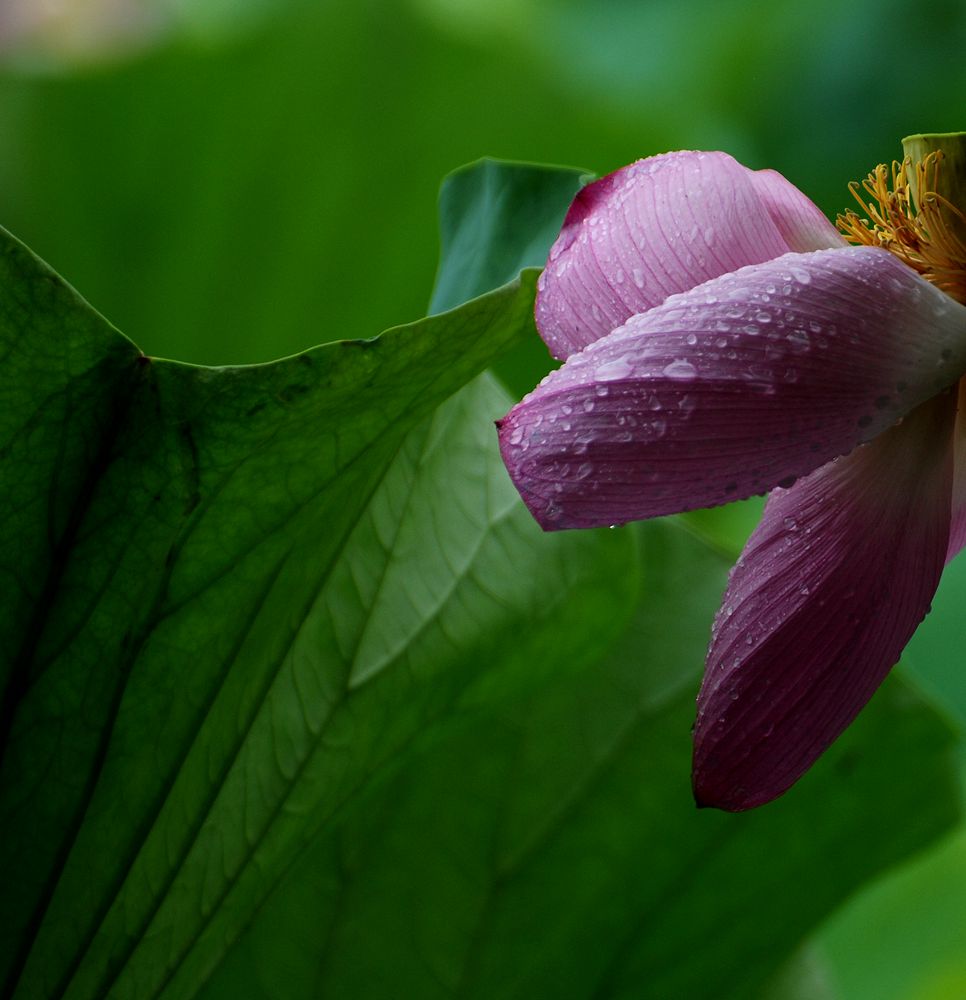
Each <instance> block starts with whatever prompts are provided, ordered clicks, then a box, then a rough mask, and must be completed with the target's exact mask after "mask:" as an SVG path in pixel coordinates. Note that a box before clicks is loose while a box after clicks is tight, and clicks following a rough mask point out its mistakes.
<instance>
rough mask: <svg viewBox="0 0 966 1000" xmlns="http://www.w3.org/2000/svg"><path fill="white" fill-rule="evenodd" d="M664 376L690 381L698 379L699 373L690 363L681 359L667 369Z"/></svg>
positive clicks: (673, 362)
mask: <svg viewBox="0 0 966 1000" xmlns="http://www.w3.org/2000/svg"><path fill="white" fill-rule="evenodd" d="M664 374H665V375H667V377H668V378H676V379H682V380H690V379H693V378H696V377H697V374H698V371H697V369H696V368H695V367H694V365H692V364H691V362H690V361H685V360H684V358H679V359H678V360H676V361H672V362H671V363H670V364H669V365H667V366H666V367H665V369H664Z"/></svg>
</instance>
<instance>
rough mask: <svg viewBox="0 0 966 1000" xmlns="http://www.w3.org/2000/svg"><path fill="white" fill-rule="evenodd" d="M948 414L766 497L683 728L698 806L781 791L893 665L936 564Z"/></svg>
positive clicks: (747, 803) (944, 527)
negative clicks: (691, 718)
mask: <svg viewBox="0 0 966 1000" xmlns="http://www.w3.org/2000/svg"><path fill="white" fill-rule="evenodd" d="M953 410H954V403H953V394H952V393H944V394H943V395H941V396H939V397H937V398H936V399H934V400H931V401H930V402H928V403H926V404H924V405H923V406H921V407H919V408H918V409H917V410H915V411H914V412H913V413H912V414H911V415H910V416H909V417H907V418H906V420H905V421H904V422H903V423H902V424H901V425H900V426H897V427H895V428H893V429H891V430H889V431H887V432H886V433H885V434H883V435H882V436H881V437H879V438H878V439H876V441H874V442H873V443H872V444H869V445H866V446H865V447H863V448H859V449H857V450H856V451H855V452H853V453H852V454H851V455H849V456H848V457H847V458H842V459H838V460H837V461H835V462H832V463H830V464H829V465H827V466H825V467H824V468H822V469H819V470H818V471H816V472H814V473H813V474H812V475H810V476H809V477H808V478H806V479H804V480H800V481H799V482H798V483H796V484H795V485H794V486H793V487H792V488H791V489H789V490H776V491H775V492H774V493H773V494H772V496H771V497H770V499H769V501H768V504H767V505H766V507H765V513H764V515H763V518H762V521H761V524H760V525H759V526H758V528H757V529H756V530H755V532H754V534H753V535H752V536H751V539H750V540H749V542H748V544H747V546H746V547H745V551H744V553H743V554H742V557H741V559H739V561H738V564H737V565H736V566H735V568H734V570H733V571H732V575H731V578H730V580H729V583H728V589H727V592H726V593H725V596H724V601H723V604H722V608H721V610H720V611H719V612H718V616H717V618H716V620H715V624H714V628H713V630H712V639H711V648H710V650H709V652H708V665H707V671H706V673H705V678H704V683H703V684H702V687H701V693H700V695H699V696H698V720H697V724H696V727H695V733H694V789H695V797H696V799H697V801H698V803H699V804H700V805H711V806H717V807H718V808H721V809H728V810H732V811H736V810H741V809H748V808H751V807H753V806H757V805H761V804H762V803H764V802H768V801H769V800H770V799H773V798H775V796H777V795H780V794H781V793H782V792H784V791H785V790H786V789H788V788H789V786H791V785H792V783H793V782H795V781H796V780H797V779H798V778H799V777H800V776H801V775H802V774H803V773H804V772H805V771H806V770H807V769H808V768H809V767H810V766H811V765H812V763H813V762H814V761H815V760H816V758H817V757H818V756H819V755H820V754H821V753H822V752H823V751H824V750H825V749H826V747H828V746H829V744H830V743H831V742H832V741H833V740H834V739H835V738H836V737H837V736H838V735H839V734H840V733H841V732H842V731H843V730H844V729H845V728H846V726H848V724H849V723H850V722H851V721H852V720H853V719H854V718H855V716H856V715H857V714H858V712H859V710H860V709H861V708H862V707H863V705H865V703H866V702H867V701H868V700H869V698H870V697H871V696H872V694H873V692H874V691H875V689H876V688H877V687H878V686H879V684H881V683H882V680H883V679H884V678H885V676H886V674H887V673H888V672H889V670H890V668H891V667H892V665H893V664H894V663H895V662H896V661H897V660H898V659H899V656H900V654H901V653H902V649H903V647H904V646H905V644H906V643H907V642H908V640H909V638H910V637H911V636H912V634H913V632H914V631H915V630H916V626H917V625H918V624H919V622H920V621H922V619H923V617H924V616H925V615H926V612H927V611H928V610H929V604H930V601H931V600H932V596H933V594H934V592H935V590H936V586H937V584H938V583H939V576H940V574H941V572H942V568H943V561H944V557H945V553H946V545H947V540H948V537H949V514H950V491H951V488H952V475H953V468H952V448H951V439H952V428H953Z"/></svg>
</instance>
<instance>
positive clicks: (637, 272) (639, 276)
mask: <svg viewBox="0 0 966 1000" xmlns="http://www.w3.org/2000/svg"><path fill="white" fill-rule="evenodd" d="M631 278H632V279H633V281H634V284H635V285H637V287H638V288H643V287H644V285H645V284H646V281H645V278H644V272H643V271H642V270H641V269H640V268H639V267H635V268H634V270H633V271H631Z"/></svg>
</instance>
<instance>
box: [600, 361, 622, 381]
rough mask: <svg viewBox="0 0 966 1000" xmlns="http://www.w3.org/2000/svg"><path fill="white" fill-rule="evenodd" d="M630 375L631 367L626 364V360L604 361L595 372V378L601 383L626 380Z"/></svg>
mask: <svg viewBox="0 0 966 1000" xmlns="http://www.w3.org/2000/svg"><path fill="white" fill-rule="evenodd" d="M630 373H631V366H630V365H629V364H628V363H627V359H626V358H614V360H613V361H605V362H604V364H602V365H601V366H600V367H599V368H598V369H597V371H596V375H597V378H598V379H600V380H601V381H602V382H610V381H613V380H614V379H619V378H627V376H628V375H630Z"/></svg>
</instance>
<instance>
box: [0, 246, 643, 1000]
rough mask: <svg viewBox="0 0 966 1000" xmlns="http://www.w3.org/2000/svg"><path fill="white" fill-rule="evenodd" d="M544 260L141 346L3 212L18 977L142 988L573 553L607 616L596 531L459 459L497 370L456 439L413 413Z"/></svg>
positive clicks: (415, 728)
mask: <svg viewBox="0 0 966 1000" xmlns="http://www.w3.org/2000/svg"><path fill="white" fill-rule="evenodd" d="M494 252H499V248H495V250H494ZM533 278H534V273H533V272H532V271H531V272H524V274H523V275H522V277H521V280H520V281H515V282H513V283H512V284H510V285H507V286H504V287H503V288H501V289H499V290H497V291H494V292H492V293H490V294H488V295H485V296H482V297H480V298H477V299H474V300H473V301H471V302H469V303H467V304H466V305H465V306H463V307H461V308H459V309H456V310H455V311H451V312H448V313H443V314H441V315H438V316H435V317H433V318H431V319H427V320H424V321H422V322H420V323H416V324H412V325H411V326H409V327H402V328H398V329H395V330H393V331H390V332H389V333H387V334H385V335H383V336H382V337H381V338H378V339H375V340H353V341H339V342H336V343H333V344H330V345H327V346H325V347H321V348H316V349H314V350H312V351H307V352H305V353H303V354H301V355H299V356H297V357H294V358H290V359H287V360H285V361H280V362H277V363H274V364H271V365H265V366H258V367H253V368H237V369H203V368H193V367H189V366H184V365H178V364H174V363H170V362H159V361H150V360H148V359H145V358H143V357H142V356H141V355H140V354H139V352H138V351H137V350H136V348H134V347H133V345H131V344H130V343H129V342H128V341H126V340H125V339H124V338H122V337H121V336H120V335H119V334H117V333H116V331H114V330H112V329H111V328H110V327H109V325H108V324H106V323H105V322H104V321H103V320H101V319H100V318H99V317H98V316H97V315H96V314H95V313H94V312H93V311H92V310H91V309H90V308H89V307H88V306H87V305H86V304H85V303H83V302H82V301H81V300H80V299H79V298H78V297H77V296H76V295H75V294H74V293H73V292H72V291H71V290H70V289H69V288H68V287H67V286H65V285H64V284H63V283H62V282H61V281H60V280H59V279H58V278H57V277H56V276H55V275H53V274H52V273H51V272H50V271H49V270H48V269H47V268H46V267H45V266H44V265H42V264H41V263H40V262H39V261H37V260H36V258H34V257H33V256H32V255H31V254H30V253H29V252H28V251H27V250H26V249H25V248H23V247H22V246H21V245H19V244H18V243H17V242H16V241H15V240H13V239H12V238H10V237H7V236H4V243H3V256H2V270H0V285H2V287H3V291H4V299H5V301H6V302H7V303H8V305H7V308H6V310H5V313H4V317H3V319H4V322H3V325H2V330H0V332H2V334H3V337H4V341H5V367H4V376H5V380H4V398H5V403H6V405H5V407H4V412H3V420H4V426H3V437H2V443H3V449H4V450H3V457H4V463H5V464H4V468H3V481H4V483H5V484H8V485H9V488H8V489H7V490H6V491H5V496H4V503H5V508H4V511H3V513H4V515H5V516H4V518H3V528H4V535H3V541H2V549H0V552H2V565H3V567H4V570H5V573H6V574H7V575H8V578H9V580H10V581H11V598H12V599H11V600H10V602H9V603H8V606H7V608H6V609H5V611H6V617H5V618H4V623H3V624H4V633H3V636H2V643H3V649H4V650H6V651H11V653H10V655H7V656H5V662H4V672H5V700H4V706H5V709H4V718H5V726H6V728H5V733H4V736H5V737H6V741H5V747H4V761H3V774H2V781H3V785H2V791H3V798H2V808H3V819H4V824H3V828H4V842H3V851H2V864H3V872H2V879H3V884H4V885H5V887H6V889H7V891H6V892H5V894H4V903H5V905H4V911H3V943H4V950H3V975H4V976H5V977H6V979H7V984H8V990H9V989H11V988H13V986H14V984H16V983H17V982H18V981H19V983H20V992H21V993H22V994H23V995H26V996H51V995H60V994H61V993H62V992H63V991H64V990H67V992H68V995H70V996H91V997H94V996H100V995H102V994H103V993H104V992H105V991H107V990H108V989H109V988H113V989H114V990H116V991H117V992H118V993H119V994H121V995H135V996H139V997H140V996H153V995H156V994H157V992H158V991H159V990H161V989H163V988H164V986H165V984H166V983H167V982H168V980H169V979H170V978H171V977H172V976H174V975H175V974H176V973H177V972H178V970H181V969H185V968H186V969H189V970H192V969H194V967H195V965H200V966H202V967H204V966H205V965H206V964H210V963H211V961H213V960H214V959H213V957H212V956H217V955H218V954H219V953H220V950H221V949H223V948H224V946H225V942H226V941H229V940H231V938H232V936H233V935H234V934H235V933H237V930H238V928H239V927H240V926H241V925H242V924H243V923H244V921H245V920H246V919H247V917H248V915H249V914H250V912H251V910H252V908H253V907H254V906H255V905H256V904H257V902H258V900H259V899H260V898H261V896H262V895H264V893H265V892H266V891H267V890H268V889H269V888H270V887H271V886H272V885H273V883H274V881H275V880H276V879H277V877H278V875H279V873H280V872H281V871H282V870H284V868H285V866H286V865H287V864H288V863H289V862H290V860H291V858H292V857H293V856H294V854H295V853H296V852H297V851H298V849H299V846H300V845H301V844H302V843H303V842H304V841H305V839H306V837H307V836H308V835H309V832H310V831H311V830H313V829H315V828H317V827H318V826H320V825H322V824H324V822H325V820H326V818H327V817H328V816H329V815H331V814H332V812H333V811H334V810H335V809H337V808H338V807H339V805H340V804H341V803H342V802H343V801H345V799H346V798H347V797H348V796H349V795H351V794H352V793H353V792H354V791H355V790H356V789H357V788H358V786H359V784H360V783H361V782H362V781H363V780H364V779H365V778H366V777H367V776H368V775H369V774H371V773H372V772H373V771H375V770H377V769H378V768H379V767H380V766H382V763H383V762H384V761H385V759H387V758H388V757H390V756H391V755H392V754H393V753H394V752H395V751H396V749H397V747H398V746H399V745H401V744H403V743H405V741H406V740H408V739H411V738H412V736H413V735H414V734H415V733H417V732H419V731H420V729H421V728H422V727H423V725H424V724H425V720H426V719H427V718H429V717H432V716H434V715H435V714H438V713H440V712H442V711H444V710H445V707H446V706H447V704H448V703H449V702H450V701H452V699H453V698H455V697H456V696H457V695H458V694H459V691H460V690H461V687H462V686H463V685H465V683H466V681H467V679H468V677H471V676H473V675H474V674H475V673H476V672H478V671H479V670H481V669H482V668H483V665H484V664H486V662H487V660H488V658H489V657H490V656H494V657H495V656H496V655H497V654H496V652H495V651H496V650H499V649H501V648H502V647H504V646H507V645H510V646H511V647H512V648H513V649H516V648H518V647H520V644H519V643H517V642H516V641H515V637H516V635H517V634H518V633H519V632H520V631H521V629H523V628H524V627H525V628H526V629H527V630H528V633H529V634H530V635H532V636H533V637H534V641H535V640H536V639H537V638H539V636H540V635H541V622H545V623H546V622H549V620H550V618H551V617H553V616H555V615H556V614H559V613H561V610H562V609H561V605H562V604H566V602H567V600H568V599H571V597H572V595H573V593H574V592H575V590H577V589H580V585H581V584H583V585H589V586H591V591H590V593H589V595H588V596H589V599H590V600H591V602H592V603H597V604H598V605H599V606H600V609H601V614H602V615H603V616H604V618H605V620H609V619H610V618H611V616H610V615H609V613H608V612H609V611H610V606H611V605H613V604H617V605H620V603H621V598H620V593H621V592H622V591H626V590H627V587H628V584H626V583H624V582H623V578H624V577H626V574H617V575H616V576H614V575H613V560H614V558H615V557H616V558H617V560H618V563H619V562H620V561H621V560H622V558H623V557H622V556H621V554H620V552H619V551H617V549H618V547H617V544H616V540H615V541H614V542H608V544H607V545H606V546H604V548H603V549H602V548H601V546H600V544H599V543H598V542H595V541H594V540H593V539H592V537H591V536H586V537H584V538H579V537H572V538H570V539H561V541H560V543H557V544H553V545H550V546H549V547H548V545H547V544H546V541H545V540H544V539H543V537H542V536H541V535H540V533H539V531H538V530H537V529H536V527H535V526H534V525H532V524H531V523H530V520H529V518H528V517H527V515H526V513H525V512H524V511H523V509H522V508H521V507H520V505H519V504H518V503H517V502H516V499H515V494H513V492H512V488H511V487H510V485H509V482H508V481H507V480H506V477H505V474H503V471H502V467H501V466H500V465H499V461H498V459H497V458H496V457H495V455H494V453H493V449H492V448H490V449H489V454H488V456H487V458H486V460H485V461H481V460H480V456H481V455H483V454H486V453H487V449H486V448H485V447H484V441H485V439H486V438H488V437H489V438H492V437H494V436H495V435H493V430H492V422H491V421H492V419H493V417H495V416H498V415H499V411H500V408H501V407H502V406H503V400H502V398H501V399H499V401H498V402H497V404H496V408H495V409H494V400H493V392H494V390H493V389H492V387H490V386H488V385H487V384H486V383H481V384H480V385H479V386H477V387H476V388H475V389H473V390H472V393H471V394H470V395H469V396H468V397H466V399H464V400H463V401H462V402H461V403H460V404H458V408H457V409H456V410H455V411H453V412H454V413H456V414H459V415H460V416H459V420H458V421H457V422H460V421H461V424H460V426H462V427H464V436H463V437H461V438H459V439H458V440H455V441H452V440H449V438H448V437H447V434H446V432H445V428H446V427H448V426H449V422H450V421H452V420H454V419H456V417H453V416H450V417H447V416H446V413H445V412H444V413H443V414H442V415H441V416H439V417H437V418H436V419H435V420H433V421H432V422H430V423H429V424H426V423H425V421H424V418H425V417H426V416H427V415H428V414H430V413H431V412H432V411H433V409H434V408H435V407H436V406H437V405H438V404H439V403H440V402H441V401H443V400H444V399H445V398H446V397H447V396H449V395H450V394H451V393H453V391H454V390H456V389H458V388H459V387H460V386H462V385H463V384H464V383H466V382H467V381H468V380H469V379H470V378H471V377H472V376H474V375H475V374H476V373H477V372H479V370H480V369H481V368H483V367H484V366H485V365H486V364H487V363H488V362H490V361H491V360H492V359H493V358H494V357H495V356H497V355H498V354H499V353H500V351H501V350H503V349H505V348H506V347H507V346H508V345H510V344H512V343H513V342H514V341H515V340H516V339H518V338H519V337H520V335H521V334H522V333H524V332H529V331H531V330H532V318H531V312H532V297H533ZM454 405H457V404H454ZM446 412H449V411H446ZM466 433H469V434H470V437H469V438H466V437H465V434H466ZM460 463H462V468H461V470H460V472H459V474H458V475H454V474H455V470H456V467H457V466H458V465H459V464H460ZM590 549H593V552H592V553H591V555H592V557H591V558H590V559H588V560H585V559H581V558H579V553H580V552H582V551H589V550H590ZM605 550H607V551H605ZM554 552H555V553H556V555H554V554H553V553H554ZM565 553H567V554H569V557H568V558H564V554H565ZM608 563H609V564H611V570H610V571H609V572H608V573H607V574H606V576H602V574H601V570H600V569H599V567H600V566H601V565H602V564H608ZM611 581H613V582H611ZM630 585H632V582H631V584H630ZM617 620H619V616H618V619H617ZM544 627H549V625H545V626H544ZM606 631H607V630H606V628H605V629H604V631H603V632H602V633H601V636H600V637H597V638H594V639H593V640H592V641H591V646H596V645H597V644H598V643H599V642H601V641H603V640H604V639H605V638H606ZM553 632H554V634H556V633H557V632H558V629H557V627H556V625H554V626H553ZM521 648H522V647H521ZM437 682H438V683H437ZM185 963H187V965H186V964H185ZM183 975H184V976H189V977H190V976H191V975H193V973H192V972H186V973H183ZM190 981H191V979H190V978H189V983H190ZM111 984H113V987H112V985H111ZM188 991H189V992H190V988H189V989H188Z"/></svg>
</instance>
